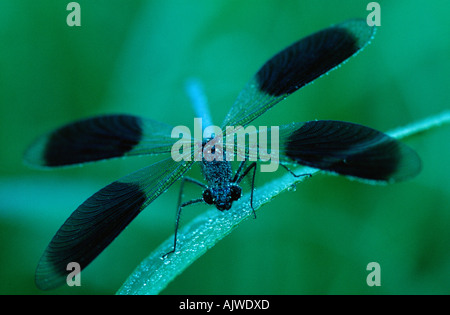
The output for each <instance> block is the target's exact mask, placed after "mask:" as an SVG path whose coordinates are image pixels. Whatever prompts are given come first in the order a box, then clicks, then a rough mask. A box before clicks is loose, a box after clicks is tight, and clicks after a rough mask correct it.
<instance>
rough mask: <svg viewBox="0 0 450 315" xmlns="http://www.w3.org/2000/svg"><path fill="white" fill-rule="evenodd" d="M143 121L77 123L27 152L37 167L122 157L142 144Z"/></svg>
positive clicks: (128, 118)
mask: <svg viewBox="0 0 450 315" xmlns="http://www.w3.org/2000/svg"><path fill="white" fill-rule="evenodd" d="M142 134H143V131H142V128H141V119H140V118H139V117H136V116H131V115H107V116H98V117H94V118H90V119H85V120H81V121H77V122H75V123H72V124H69V125H66V126H64V127H61V128H59V129H57V130H56V131H54V132H52V133H50V134H48V135H46V136H44V137H41V138H39V139H38V140H37V141H36V142H35V143H34V144H33V145H32V146H31V147H30V148H29V149H28V151H27V152H26V153H25V160H26V161H27V162H28V163H29V164H31V165H34V166H48V167H55V166H66V165H72V164H79V163H85V162H91V161H99V160H103V159H108V158H114V157H121V156H123V155H124V154H125V153H127V152H129V151H131V150H132V149H133V148H134V147H135V146H136V145H137V144H139V142H140V140H141V137H142Z"/></svg>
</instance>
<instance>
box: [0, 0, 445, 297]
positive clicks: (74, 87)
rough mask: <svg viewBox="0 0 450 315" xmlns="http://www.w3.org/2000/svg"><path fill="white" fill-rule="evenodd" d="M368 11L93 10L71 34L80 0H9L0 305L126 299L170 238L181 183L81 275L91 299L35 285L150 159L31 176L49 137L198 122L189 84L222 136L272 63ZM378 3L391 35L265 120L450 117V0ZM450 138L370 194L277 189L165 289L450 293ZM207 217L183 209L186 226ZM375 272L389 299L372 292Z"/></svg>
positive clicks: (323, 187) (307, 4)
mask: <svg viewBox="0 0 450 315" xmlns="http://www.w3.org/2000/svg"><path fill="white" fill-rule="evenodd" d="M368 2H369V1H360V0H357V1H355V0H341V1H321V0H319V1H318V0H314V1H312V0H311V1H307V0H298V1H278V0H273V1H272V0H264V1H256V0H255V1H237V0H236V1H225V0H215V1H210V0H204V1H172V0H163V1H145V0H141V1H136V0H135V1H125V0H121V1H118V0H114V1H113V0H96V1H87V0H85V1H83V0H80V1H78V3H79V4H80V6H81V27H68V26H67V24H66V17H67V14H68V13H69V12H68V11H66V5H67V4H68V3H69V1H62V0H58V1H50V0H34V1H31V0H2V1H1V2H0V39H1V42H2V43H3V46H2V47H3V48H2V49H0V119H1V120H0V122H1V124H0V145H1V148H2V150H1V155H0V161H1V163H0V293H1V294H45V293H52V294H112V293H115V292H116V290H117V289H118V288H119V287H120V285H121V284H122V283H123V281H124V280H125V279H126V278H127V276H128V275H129V274H130V273H131V272H132V271H133V270H134V268H135V267H136V266H137V264H138V263H139V262H140V261H141V260H142V259H143V258H144V257H145V256H146V255H148V254H149V253H150V252H151V251H152V250H153V249H154V248H155V247H156V246H158V244H160V243H161V242H162V241H163V240H165V239H166V238H168V237H169V236H170V235H171V234H172V233H173V225H174V219H175V207H176V201H175V200H176V198H177V194H178V188H179V183H177V184H175V185H174V186H173V187H172V188H171V189H170V190H169V191H168V192H167V193H165V194H164V195H162V196H161V197H159V198H158V199H157V200H156V201H155V202H154V203H153V204H152V205H151V206H149V207H148V209H146V211H144V212H143V213H142V214H140V215H139V217H138V218H137V219H136V220H135V221H134V222H133V223H132V224H130V226H129V227H128V228H127V229H126V230H125V231H124V232H123V233H122V234H121V235H120V236H119V237H118V238H117V239H116V240H115V241H114V242H113V243H112V244H111V246H109V247H108V248H107V249H106V250H105V251H104V252H103V253H102V254H101V255H100V256H99V257H98V258H97V259H96V260H95V261H94V262H93V263H92V264H91V265H90V266H89V267H88V268H87V269H86V270H85V271H83V272H82V275H81V283H82V286H81V287H77V288H75V287H74V288H69V287H63V288H60V289H57V290H54V291H50V292H41V291H39V290H38V289H37V288H36V287H35V285H34V271H35V268H36V265H37V263H38V260H39V258H40V255H41V254H42V253H43V251H44V249H45V247H46V246H47V244H48V242H49V241H50V239H51V237H52V236H53V235H54V233H55V232H56V230H57V229H58V228H59V227H60V225H61V224H62V223H63V222H64V221H65V219H66V218H67V217H68V216H69V215H70V213H71V212H72V211H73V210H74V209H76V207H77V206H78V205H79V204H81V203H82V202H83V201H84V200H85V199H86V198H88V197H89V196H90V195H91V194H93V193H94V192H96V191H97V190H98V189H100V188H102V187H103V186H105V185H106V184H108V183H110V182H112V181H114V180H116V179H118V178H119V177H121V176H123V175H125V174H127V173H128V172H131V171H133V170H136V169H137V168H139V167H141V166H144V165H147V164H148V163H151V162H153V161H154V158H146V157H141V158H134V159H128V160H115V161H110V162H102V163H98V164H92V165H88V166H85V167H82V168H74V169H63V170H56V171H51V172H50V171H45V172H43V171H37V170H31V169H29V168H27V167H25V166H24V165H23V164H22V160H21V159H22V154H23V151H24V150H25V148H26V147H27V145H28V144H30V142H31V141H33V139H34V138H35V137H36V136H38V135H41V134H42V133H44V132H47V131H49V130H52V129H54V128H55V127H58V126H60V125H62V124H65V123H68V122H71V121H73V120H76V119H79V118H84V117H88V116H92V115H98V114H104V113H117V112H120V113H130V114H136V115H142V116H145V117H151V118H153V119H156V120H160V121H164V122H167V123H170V124H173V125H188V126H190V124H192V118H193V111H192V110H191V107H190V104H189V100H188V98H187V96H186V93H185V91H184V87H183V86H184V83H185V81H186V80H187V79H188V78H190V77H196V78H199V79H200V80H201V81H202V82H203V84H204V87H205V90H206V94H207V96H208V99H209V103H210V104H211V106H212V112H213V113H212V114H213V118H214V119H215V121H216V122H217V124H220V122H221V121H222V119H223V117H224V115H225V114H226V112H227V110H228V109H229V107H230V106H231V104H232V103H233V101H234V98H235V97H236V96H237V94H238V92H239V91H240V89H241V88H242V87H243V86H244V84H245V83H246V81H247V80H248V79H249V78H250V77H251V76H252V75H253V74H254V73H255V72H256V71H257V70H258V68H259V67H260V66H261V65H262V64H263V63H264V62H265V61H266V60H267V59H268V58H269V57H271V56H272V55H273V54H275V53H276V52H278V51H279V50H281V49H282V48H284V47H285V46H287V45H289V44H291V43H292V42H294V41H296V40H298V39H299V38H301V37H303V36H306V35H308V34H310V33H312V32H314V31H317V30H319V29H322V28H324V27H327V26H329V25H331V24H334V23H338V22H341V21H344V20H346V19H349V18H355V17H362V18H365V17H366V16H367V14H368V13H369V12H368V11H366V5H367V3H368ZM378 2H379V3H380V5H381V27H379V29H378V32H377V34H376V37H375V39H374V40H373V42H372V44H371V45H369V46H368V47H367V48H366V49H365V50H364V51H363V52H362V53H361V54H359V55H358V56H357V57H355V58H353V59H352V60H351V61H349V62H348V63H346V64H345V65H344V66H342V67H340V68H339V69H338V70H336V71H333V72H332V73H331V74H330V75H329V76H326V77H324V78H321V79H320V80H318V81H316V82H315V83H314V84H313V85H310V86H308V87H306V88H305V89H304V90H302V91H301V92H298V93H296V94H294V95H292V96H291V97H289V98H288V99H287V100H285V101H284V102H283V103H281V104H279V105H277V106H276V107H275V108H274V109H273V110H271V111H270V113H269V114H266V115H263V116H262V117H261V118H260V119H258V120H257V121H256V122H255V123H256V124H260V125H280V124H285V123H290V122H292V121H307V120H312V119H336V120H345V121H352V122H357V123H361V124H364V125H368V126H370V127H373V128H376V129H379V130H384V131H386V130H390V129H393V128H395V127H398V126H401V125H405V124H407V123H409V122H412V121H415V120H418V119H421V118H424V117H426V116H430V115H433V114H437V113H439V112H441V111H443V110H444V109H448V108H449V107H450V106H449V92H448V91H449V86H450V84H449V81H450V80H449V76H450V58H449V57H450V19H449V14H450V2H449V1H445V0H435V1H425V0H423V1H422V0H414V1H413V0H396V1H387V0H386V1H383V0H380V1H378ZM449 131H450V127H448V126H446V127H442V128H438V129H435V130H433V131H431V132H427V133H424V134H421V135H419V136H415V137H413V138H411V139H407V140H406V142H407V143H408V144H409V145H411V146H412V147H413V148H414V149H415V150H417V152H418V153H419V155H420V156H421V158H422V160H423V171H422V173H421V174H420V175H419V176H418V177H417V178H415V179H413V180H411V181H408V182H405V183H400V184H395V185H391V186H371V185H364V184H361V183H359V182H353V181H349V180H347V179H345V178H342V177H336V176H326V175H317V176H314V177H313V178H312V179H310V180H307V181H305V182H304V183H302V184H300V185H299V186H298V187H297V189H296V191H295V192H294V191H292V192H288V193H284V194H282V195H280V196H279V197H278V198H276V199H275V200H274V201H273V202H271V203H270V204H269V205H266V206H265V207H264V208H263V209H262V211H260V212H259V214H258V218H257V220H249V221H246V222H245V223H244V224H242V225H241V226H240V227H239V228H238V229H237V230H236V231H234V232H233V233H231V235H230V236H228V237H227V238H225V239H224V240H223V241H222V242H220V243H219V244H218V245H216V246H215V247H214V248H213V249H211V250H210V251H209V252H207V253H206V254H205V255H204V256H203V257H201V258H200V259H199V260H197V261H196V262H195V263H194V264H193V265H192V266H190V267H189V268H188V269H187V270H186V271H185V272H184V273H183V274H181V275H180V276H179V277H178V278H177V279H175V281H173V282H172V283H171V284H170V285H169V286H168V287H167V289H165V290H164V291H163V292H162V293H164V294H316V293H320V294H418V293H425V294H436V293H437V294H449V293H450V282H449V280H450V250H449V249H450V248H449V240H450V229H449V222H450V206H449V204H450V189H449V186H448V179H449V177H450V176H449V175H450V171H449V168H448V167H447V164H448V162H449V157H450V146H449ZM282 171H283V170H281V172H282ZM283 174H284V173H283ZM193 176H200V175H199V172H198V170H197V169H194V170H193ZM270 178H271V176H270V175H267V174H259V175H258V178H257V181H258V183H260V184H261V183H263V182H265V181H267V180H268V179H270ZM199 193H200V191H199V189H198V188H197V187H193V188H192V189H190V190H188V191H187V193H186V195H187V196H188V197H189V196H198V194H199ZM203 209H205V207H202V206H199V207H195V208H194V207H192V210H189V211H185V215H184V217H183V222H185V223H186V222H188V220H189V219H191V218H192V217H194V216H195V215H198V213H199V212H201V211H203ZM373 261H374V262H378V263H379V264H380V266H381V287H369V286H368V285H367V284H366V276H367V275H368V273H369V271H367V270H366V266H367V264H368V263H369V262H373Z"/></svg>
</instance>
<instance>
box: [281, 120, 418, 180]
mask: <svg viewBox="0 0 450 315" xmlns="http://www.w3.org/2000/svg"><path fill="white" fill-rule="evenodd" d="M285 153H286V155H287V156H288V157H289V158H291V159H292V160H294V161H296V162H298V163H299V164H302V165H306V166H311V167H315V168H319V169H322V170H326V171H331V172H335V173H338V174H341V175H347V176H353V177H358V178H362V179H368V180H375V181H384V182H387V181H398V180H404V179H406V178H410V177H412V176H415V175H417V173H419V171H420V168H421V162H420V159H419V157H418V156H417V154H416V153H415V152H414V151H413V150H412V149H410V148H409V147H408V146H406V145H405V144H403V143H401V142H399V141H397V140H396V139H394V138H392V137H390V136H388V135H386V134H384V133H382V132H380V131H377V130H375V129H372V128H369V127H365V126H362V125H358V124H353V123H347V122H342V121H310V122H306V123H305V124H304V125H303V126H302V127H300V128H299V129H298V130H296V131H295V132H293V133H292V134H291V136H290V137H289V138H288V140H287V143H286V148H285Z"/></svg>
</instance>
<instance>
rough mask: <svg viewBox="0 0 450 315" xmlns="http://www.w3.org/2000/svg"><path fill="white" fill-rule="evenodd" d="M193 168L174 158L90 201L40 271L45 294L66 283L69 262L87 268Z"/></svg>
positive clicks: (66, 226)
mask: <svg viewBox="0 0 450 315" xmlns="http://www.w3.org/2000/svg"><path fill="white" fill-rule="evenodd" d="M190 166H191V163H190V162H187V163H177V162H174V161H173V160H172V159H171V158H169V159H166V160H163V161H161V162H158V163H155V164H153V165H150V166H148V167H145V168H143V169H141V170H139V171H137V172H135V173H132V174H130V175H127V176H125V177H123V178H121V179H119V180H118V181H116V182H113V183H112V184H110V185H108V186H106V187H105V188H103V189H101V190H100V191H98V192H97V193H95V194H94V195H92V196H91V197H90V198H88V199H87V200H86V201H85V202H84V203H83V204H82V205H81V206H79V207H78V209H76V210H75V212H73V213H72V215H71V216H70V217H69V218H68V219H67V221H66V222H65V223H64V224H63V225H62V226H61V228H60V229H59V230H58V232H56V235H55V236H54V237H53V239H52V240H51V242H50V244H49V245H48V247H47V249H46V250H45V252H44V254H43V256H42V258H41V260H40V262H39V265H38V267H37V270H36V285H37V286H38V287H39V288H40V289H43V290H46V289H52V288H55V287H58V286H60V285H62V284H63V283H65V281H66V277H67V275H68V271H67V270H66V268H67V264H68V263H69V262H77V263H79V264H80V266H81V268H85V267H86V266H87V265H88V264H89V263H90V262H91V261H92V260H93V259H94V258H95V257H97V255H98V254H100V253H101V252H102V251H103V250H104V249H105V248H106V247H107V246H108V245H109V244H110V243H111V242H112V241H113V240H114V238H115V237H116V236H117V235H118V234H119V233H120V232H121V231H122V230H123V229H124V228H125V227H126V226H127V225H128V224H129V223H130V222H131V221H132V220H133V219H134V218H135V217H136V216H137V215H138V213H139V212H140V211H142V210H143V209H144V208H145V207H147V206H148V205H149V204H150V203H151V202H152V201H153V200H155V199H156V198H157V197H158V196H159V195H160V194H161V193H163V192H164V191H165V190H166V189H167V188H168V187H170V186H171V185H172V183H174V182H175V181H176V180H177V179H178V178H179V177H180V176H182V175H183V174H184V172H186V171H187V170H188V169H189V168H190Z"/></svg>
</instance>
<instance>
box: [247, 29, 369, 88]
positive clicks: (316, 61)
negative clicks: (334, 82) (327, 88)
mask: <svg viewBox="0 0 450 315" xmlns="http://www.w3.org/2000/svg"><path fill="white" fill-rule="evenodd" d="M373 33H374V29H373V28H371V27H369V26H368V25H367V23H366V22H365V21H362V20H351V21H347V22H345V23H342V24H339V25H337V26H334V27H330V28H327V29H324V30H322V31H319V32H317V33H314V34H312V35H310V36H308V37H305V38H303V39H301V40H300V41H298V42H296V43H294V44H292V45H291V46H289V47H288V48H286V49H284V50H283V51H281V52H279V53H278V54H277V55H275V56H274V57H272V59H270V60H269V61H268V62H267V63H266V64H265V65H264V66H263V67H262V68H261V69H260V70H259V71H258V73H257V74H256V78H257V82H258V84H259V87H260V90H261V91H263V92H265V93H267V94H269V95H272V96H281V95H289V94H291V93H293V92H295V91H296V90H298V89H299V88H301V87H303V86H304V85H306V84H308V83H310V82H311V81H313V80H314V79H316V78H318V77H320V76H321V75H323V74H325V73H326V72H328V71H329V70H331V69H333V68H335V67H336V66H338V65H339V64H340V63H342V62H343V61H345V60H346V59H348V58H349V57H350V56H352V55H353V54H355V53H356V52H357V51H359V50H360V49H361V48H363V47H364V46H365V45H366V44H367V43H368V42H369V41H370V39H371V38H372V36H373Z"/></svg>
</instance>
